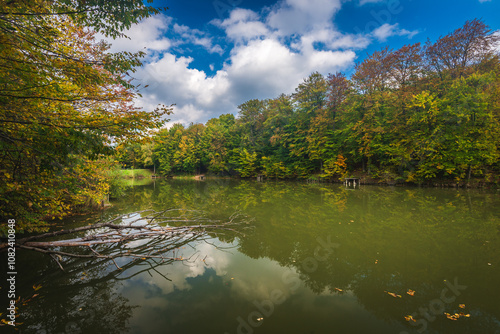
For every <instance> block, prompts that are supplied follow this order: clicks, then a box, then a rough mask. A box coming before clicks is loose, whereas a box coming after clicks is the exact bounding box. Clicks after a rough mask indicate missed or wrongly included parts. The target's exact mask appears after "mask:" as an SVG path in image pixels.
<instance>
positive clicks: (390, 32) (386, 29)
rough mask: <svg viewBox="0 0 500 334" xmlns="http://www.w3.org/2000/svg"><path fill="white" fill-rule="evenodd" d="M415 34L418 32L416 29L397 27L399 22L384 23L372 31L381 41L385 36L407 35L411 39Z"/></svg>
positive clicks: (385, 38)
mask: <svg viewBox="0 0 500 334" xmlns="http://www.w3.org/2000/svg"><path fill="white" fill-rule="evenodd" d="M416 34H418V30H414V31H409V30H406V29H399V23H395V24H388V23H385V24H383V25H381V26H380V27H378V28H377V29H375V30H373V32H372V35H373V36H374V37H375V38H377V39H378V40H379V41H381V42H384V41H386V40H387V38H389V37H392V36H407V37H408V38H410V39H411V38H412V37H413V36H415V35H416Z"/></svg>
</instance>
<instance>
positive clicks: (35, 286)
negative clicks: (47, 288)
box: [33, 284, 42, 291]
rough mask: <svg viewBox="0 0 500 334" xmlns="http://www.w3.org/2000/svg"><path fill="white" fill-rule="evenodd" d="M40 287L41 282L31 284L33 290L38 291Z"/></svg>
mask: <svg viewBox="0 0 500 334" xmlns="http://www.w3.org/2000/svg"><path fill="white" fill-rule="evenodd" d="M41 287H42V285H41V284H38V285H33V290H35V291H38V290H40V288H41Z"/></svg>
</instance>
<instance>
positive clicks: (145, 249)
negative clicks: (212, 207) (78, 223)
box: [0, 209, 247, 270]
mask: <svg viewBox="0 0 500 334" xmlns="http://www.w3.org/2000/svg"><path fill="white" fill-rule="evenodd" d="M186 212H189V213H191V214H193V213H194V212H196V211H193V210H191V211H189V210H179V209H170V210H165V211H162V212H155V211H152V210H146V211H139V212H134V213H131V214H127V215H122V216H119V217H116V218H113V219H111V220H109V221H106V222H100V223H96V224H93V225H89V226H82V227H78V228H74V229H68V230H61V231H55V232H49V233H44V234H40V235H36V236H30V237H27V238H24V239H19V240H17V242H16V244H15V246H16V247H17V248H20V249H27V250H32V251H36V252H40V253H43V254H47V255H49V256H51V257H52V259H53V260H54V261H55V262H56V263H57V265H58V266H59V268H61V270H64V266H63V261H64V260H69V259H71V258H74V259H77V258H80V259H103V260H104V261H112V262H113V264H114V265H115V266H116V268H117V270H122V269H123V268H122V267H120V266H119V265H118V263H117V262H116V259H119V258H128V259H130V260H132V261H138V260H154V261H155V262H156V261H160V262H159V263H171V262H173V261H188V260H189V258H184V257H182V256H180V255H179V254H176V250H178V249H179V248H180V247H181V246H184V245H187V244H188V243H189V242H192V241H206V240H207V239H210V238H211V236H210V235H209V232H211V233H212V232H213V233H218V232H231V233H233V234H240V233H242V232H241V226H242V225H243V224H247V222H246V221H245V220H244V217H242V216H241V215H239V214H235V215H232V216H231V217H229V219H228V220H227V221H220V220H213V219H207V218H204V217H201V216H183V215H182V213H186ZM175 213H177V215H176V214H175ZM142 214H146V215H145V216H142ZM167 214H168V216H167ZM170 223H176V224H179V223H183V225H178V226H170V225H169V224H170ZM184 224H186V225H184ZM82 234H83V235H82ZM70 235H74V236H73V237H72V238H67V239H62V240H50V239H53V238H54V237H60V236H70ZM7 247H8V245H7V244H5V243H3V244H0V250H2V249H4V248H7Z"/></svg>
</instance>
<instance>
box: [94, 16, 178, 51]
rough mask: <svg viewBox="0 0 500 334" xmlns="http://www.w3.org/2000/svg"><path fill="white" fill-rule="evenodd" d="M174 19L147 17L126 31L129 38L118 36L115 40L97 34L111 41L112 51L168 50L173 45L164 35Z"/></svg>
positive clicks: (99, 37) (100, 37)
mask: <svg viewBox="0 0 500 334" xmlns="http://www.w3.org/2000/svg"><path fill="white" fill-rule="evenodd" d="M171 21H172V19H171V18H169V17H167V16H164V15H157V16H152V17H149V18H147V19H145V20H144V21H143V22H141V23H140V24H136V25H133V26H132V27H131V28H130V29H129V30H127V31H125V32H124V33H125V35H127V36H128V37H129V38H117V39H115V40H113V39H108V38H104V36H102V35H97V37H96V38H97V39H105V40H107V41H108V42H110V43H111V49H110V51H111V52H118V51H128V52H136V51H139V50H144V49H148V50H150V51H166V50H168V49H170V47H171V46H172V42H171V41H170V39H168V38H166V37H164V34H165V33H166V32H167V31H168V30H169V26H170V23H171Z"/></svg>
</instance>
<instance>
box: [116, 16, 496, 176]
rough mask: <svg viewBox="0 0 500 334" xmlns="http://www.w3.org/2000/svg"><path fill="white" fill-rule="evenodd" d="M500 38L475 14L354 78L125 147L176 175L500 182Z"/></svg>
mask: <svg viewBox="0 0 500 334" xmlns="http://www.w3.org/2000/svg"><path fill="white" fill-rule="evenodd" d="M499 38H500V36H499V35H498V34H495V33H492V31H491V30H490V29H489V27H488V26H486V25H485V24H484V23H483V22H482V21H481V20H477V19H474V20H471V21H467V22H466V23H465V24H464V26H462V27H461V28H458V29H456V30H455V31H453V32H451V33H449V34H448V35H446V36H442V37H441V38H439V39H438V40H436V41H435V42H431V41H430V40H428V41H427V42H426V43H425V45H421V44H420V43H417V44H413V45H406V46H403V47H402V48H400V49H398V50H391V49H389V48H387V47H386V48H383V49H381V50H379V51H377V52H374V53H373V54H371V55H369V56H368V57H366V59H365V60H363V61H362V62H360V63H358V64H357V65H356V67H355V70H354V73H353V74H352V75H351V77H350V78H348V77H347V76H346V75H345V74H343V73H338V72H337V73H334V74H329V75H328V76H326V77H325V76H323V75H322V74H320V73H317V72H316V73H312V74H311V75H310V76H309V77H307V78H305V79H304V80H303V82H302V83H301V84H300V85H298V87H297V88H296V89H295V92H294V93H293V94H291V95H285V94H282V95H280V96H278V97H276V98H273V99H267V100H258V99H254V100H249V101H246V102H244V103H242V104H241V105H240V106H239V107H238V115H237V117H235V116H234V115H232V114H224V115H221V116H219V117H218V118H213V119H210V120H209V121H208V122H207V123H206V124H191V125H189V126H188V127H187V128H186V127H185V126H183V125H182V124H174V125H173V126H171V127H170V128H168V129H167V128H163V129H161V130H159V131H158V132H157V133H156V134H155V135H154V136H152V137H151V139H150V140H149V141H147V142H143V143H132V144H131V143H129V144H127V145H122V146H118V147H117V151H116V157H117V159H118V160H119V161H120V162H121V163H122V164H123V165H125V166H128V167H129V168H136V167H138V166H139V167H144V168H151V169H153V168H154V169H155V170H156V171H157V172H159V173H160V174H162V175H164V176H170V175H179V174H194V173H197V174H199V173H209V174H213V175H231V176H239V177H242V178H247V177H254V176H256V175H259V174H262V175H264V176H265V177H267V178H278V179H295V178H302V179H303V178H312V179H318V180H319V179H323V180H329V181H335V180H338V179H342V178H343V177H346V176H348V175H365V176H366V177H368V178H372V179H375V180H383V181H388V180H390V181H393V182H400V183H415V184H422V183H430V182H433V181H435V180H440V181H445V182H452V183H455V184H456V183H461V184H464V183H467V182H469V181H470V180H471V178H473V179H475V180H478V179H479V180H482V181H484V182H498V180H499V179H498V172H499V166H498V159H499V147H498V146H499V143H500V132H499V131H500V127H499V120H500V109H499V108H500V100H499V97H500V85H499V84H500V80H499V79H500V77H499V75H500V66H499V65H500V64H499V57H498V45H499V44H498V43H499Z"/></svg>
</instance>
